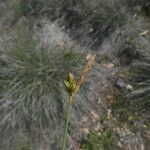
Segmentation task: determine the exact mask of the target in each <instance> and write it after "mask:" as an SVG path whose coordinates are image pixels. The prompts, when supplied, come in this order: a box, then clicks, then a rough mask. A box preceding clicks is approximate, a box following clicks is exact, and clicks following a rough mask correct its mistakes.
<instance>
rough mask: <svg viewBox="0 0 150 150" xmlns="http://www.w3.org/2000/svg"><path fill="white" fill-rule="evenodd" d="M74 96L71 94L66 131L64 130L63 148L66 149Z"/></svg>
mask: <svg viewBox="0 0 150 150" xmlns="http://www.w3.org/2000/svg"><path fill="white" fill-rule="evenodd" d="M72 99H73V96H69V99H68V100H69V101H68V108H67V120H66V125H65V131H64V138H63V144H62V150H66V142H67V134H68V126H69V122H70V118H71V104H72Z"/></svg>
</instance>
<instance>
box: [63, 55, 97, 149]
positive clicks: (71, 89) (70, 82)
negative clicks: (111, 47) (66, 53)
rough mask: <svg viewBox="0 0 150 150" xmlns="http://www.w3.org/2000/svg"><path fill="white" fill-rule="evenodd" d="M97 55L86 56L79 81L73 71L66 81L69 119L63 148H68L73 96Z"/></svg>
mask: <svg viewBox="0 0 150 150" xmlns="http://www.w3.org/2000/svg"><path fill="white" fill-rule="evenodd" d="M95 58H96V55H95V54H88V55H87V57H86V65H85V67H84V69H83V71H82V72H81V74H80V78H79V80H78V81H76V80H75V78H74V75H73V74H72V73H69V74H68V76H67V78H66V80H65V81H64V84H65V88H66V90H67V92H68V94H69V97H68V106H67V119H66V125H65V129H64V137H63V143H62V150H66V143H67V134H68V127H69V122H70V116H71V106H72V102H73V98H74V96H75V95H76V93H77V92H78V90H79V88H80V86H81V84H82V83H83V81H84V79H85V77H86V75H87V74H88V73H89V71H90V69H91V68H92V66H93V64H94V61H95Z"/></svg>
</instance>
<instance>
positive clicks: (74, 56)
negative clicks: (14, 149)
mask: <svg viewBox="0 0 150 150" xmlns="http://www.w3.org/2000/svg"><path fill="white" fill-rule="evenodd" d="M12 43H14V44H13V46H11V47H10V49H6V50H5V51H2V52H1V53H2V55H1V56H0V113H1V115H0V132H1V133H2V134H1V136H5V134H6V135H7V136H8V134H10V135H11V136H12V135H13V134H12V133H15V132H17V130H19V129H21V130H22V131H23V132H28V133H29V134H31V135H32V137H35V136H36V137H41V136H42V134H41V132H42V131H43V130H44V129H47V128H49V130H50V129H52V128H54V127H55V125H56V124H57V125H59V124H60V123H61V121H62V122H63V112H64V111H65V110H63V109H64V105H65V102H64V101H63V97H62V93H63V92H64V90H63V84H62V81H63V79H64V78H65V76H66V75H67V74H68V70H70V71H72V72H74V71H78V69H79V68H80V65H81V64H82V58H83V54H81V53H80V54H79V53H77V52H76V53H75V52H73V51H72V50H66V49H62V50H60V49H59V50H55V51H53V50H48V49H45V48H40V47H39V46H38V43H37V42H35V41H34V40H33V39H32V37H31V36H29V35H27V34H26V33H23V34H20V35H19V36H18V38H16V39H15V40H13V42H12ZM61 98H62V99H61ZM8 131H10V132H8ZM43 134H44V133H43Z"/></svg>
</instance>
